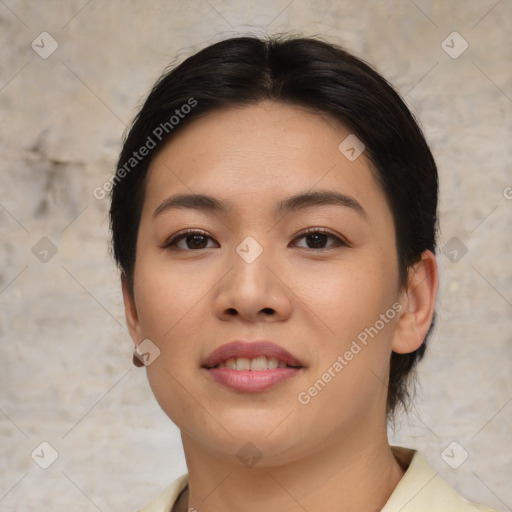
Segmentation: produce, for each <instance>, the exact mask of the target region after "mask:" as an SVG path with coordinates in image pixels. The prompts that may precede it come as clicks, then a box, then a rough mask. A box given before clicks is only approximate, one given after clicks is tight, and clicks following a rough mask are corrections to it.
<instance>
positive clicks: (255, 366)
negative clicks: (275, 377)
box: [203, 356, 303, 372]
mask: <svg viewBox="0 0 512 512" xmlns="http://www.w3.org/2000/svg"><path fill="white" fill-rule="evenodd" d="M203 368H206V369H207V370H211V369H212V368H230V369H231V370H238V371H242V370H250V371H253V372H261V371H265V370H275V369H276V368H295V369H300V368H303V367H302V366H301V365H299V364H288V363H287V362H286V361H280V360H279V359H278V358H277V357H270V356H269V357H266V356H258V357H255V358H254V359H249V358H248V357H237V358H235V357H231V358H229V359H226V360H225V361H221V362H219V363H218V364H216V365H215V366H204V367H203Z"/></svg>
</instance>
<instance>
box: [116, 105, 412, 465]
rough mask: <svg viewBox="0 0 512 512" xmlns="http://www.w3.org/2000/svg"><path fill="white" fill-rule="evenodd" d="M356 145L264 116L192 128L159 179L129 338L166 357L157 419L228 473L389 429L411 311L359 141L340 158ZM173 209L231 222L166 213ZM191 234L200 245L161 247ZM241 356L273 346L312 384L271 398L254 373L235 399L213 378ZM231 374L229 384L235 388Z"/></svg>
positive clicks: (157, 372)
mask: <svg viewBox="0 0 512 512" xmlns="http://www.w3.org/2000/svg"><path fill="white" fill-rule="evenodd" d="M349 135H350V132H349V131H347V130H346V129H345V128H344V127H343V126H341V125H340V124H338V123H336V122H335V121H333V120H332V119H330V118H328V117H326V116H321V115H319V114H315V113H311V112H308V111H306V110H304V109H301V108H299V107H295V106H290V105H284V104H280V103H275V102H270V101H265V102H262V103H260V104H258V105H253V106H249V107H243V108H232V109H226V110H224V111H220V112H215V113H210V114H208V115H206V116H205V117H204V118H201V119H197V120H195V121H194V122H193V123H191V124H190V125H189V126H187V127H186V128H184V129H183V130H182V131H180V132H178V133H177V134H176V136H175V137H174V138H173V139H172V141H170V143H168V145H167V146H166V147H165V148H164V149H163V150H162V151H161V152H160V153H159V154H158V155H157V157H156V158H155V159H154V160H153V162H152V164H151V168H150V172H149V175H148V183H147V189H146V194H145V201H144V206H143V211H142V217H141V222H140V227H139V233H138V241H137V254H136V265H135V273H134V301H133V302H131V299H130V298H129V297H128V295H127V294H126V289H125V299H126V300H127V316H128V323H129V326H130V331H131V333H132V337H133V338H134V341H135V342H136V343H140V342H141V341H142V340H145V339H149V340H151V343H152V344H154V346H156V347H158V349H159V350H160V354H159V355H158V357H156V358H155V359H154V361H153V362H151V364H149V365H148V366H147V374H148V378H149V382H150V385H151V388H152V390H153V392H154V394H155V397H156V399H157V400H158V402H159V404H160V405H161V407H162V409H163V410H164V411H165V412H166V414H167V415H168V416H169V417H170V418H171V420H172V421H173V422H174V423H175V424H176V425H177V426H178V427H179V428H180V430H181V432H182V436H185V437H186V438H187V439H189V440H191V442H193V443H196V446H200V447H201V449H204V450H207V451H209V452H210V453H212V454H215V455H216V456H218V457H224V458H232V460H233V461H236V459H235V457H236V456H237V453H238V452H239V450H240V449H241V448H242V447H243V446H244V445H246V443H249V442H250V443H252V444H253V445H254V446H255V447H256V449H257V450H258V451H259V452H260V453H261V454H262V455H263V457H264V459H262V460H261V462H260V463H259V464H260V465H264V464H268V465H273V464H278V463H283V462H285V461H289V460H292V459H294V458H296V457H298V456H301V455H306V454H312V453H314V452H315V451H317V450H319V449H320V448H321V447H322V445H324V444H325V443H327V442H332V440H333V439H334V437H336V436H338V437H339V439H345V440H347V441H348V440H350V439H355V438H356V436H360V435H362V434H363V432H369V429H370V428H374V427H370V426H371V425H379V428H381V426H382V425H383V424H384V423H385V401H386V392H387V379H388V372H389V365H388V363H389V357H390V353H391V350H392V346H393V342H394V340H395V339H396V338H397V336H400V333H399V330H398V329H397V325H398V319H399V316H400V311H402V310H404V307H405V306H403V305H404V304H405V302H404V297H403V296H402V292H401V291H400V289H399V286H398V282H399V279H398V263H397V255H396V248H395V232H394V224H393V217H392V214H391V211H390V209H389V207H388V204H387V202H386V198H385V195H384V193H383V191H382V190H381V188H380V187H379V186H378V184H377V182H376V181H375V178H374V176H373V175H372V172H371V170H370V164H369V161H368V159H367V158H366V156H365V154H364V152H363V153H362V154H361V155H360V156H359V157H357V158H355V157H356V156H357V153H358V151H359V150H360V149H361V146H359V145H357V140H356V141H355V143H354V139H353V138H349V139H347V141H345V142H344V143H343V144H341V143H342V142H343V141H344V140H345V139H346V138H347V137H348V136H349ZM340 144H341V149H340V148H339V147H340ZM351 148H353V149H354V150H353V151H352V149H351ZM178 194H179V195H182V194H183V195H191V194H202V195H207V196H209V197H211V198H213V199H215V201H216V202H218V203H219V204H222V205H224V206H225V208H224V209H220V208H219V209H211V208H209V207H207V206H208V204H210V203H208V202H207V201H203V202H202V203H199V204H197V205H196V207H190V203H189V205H188V206H186V205H183V204H182V206H180V207H172V206H171V205H170V204H169V203H167V204H166V201H168V199H169V198H171V197H172V196H176V195H178ZM310 194H331V198H332V197H333V195H334V194H339V195H340V196H339V197H341V199H340V200H339V201H338V202H334V201H326V200H324V201H321V200H315V196H311V197H309V199H308V198H307V197H308V195H310ZM302 195H305V196H306V197H305V198H303V199H302V200H300V199H299V200H296V201H292V202H290V201H289V200H290V198H292V197H294V196H302ZM318 197H320V196H316V198H317V199H318ZM207 203H208V204H207ZM280 204H281V205H283V207H282V208H281V209H279V208H278V206H279V205H280ZM162 205H164V206H162ZM201 205H202V206H201ZM183 230H192V231H199V232H200V233H199V234H197V233H196V235H195V236H194V235H193V234H192V235H190V234H188V235H186V236H185V237H182V238H181V239H178V240H177V241H176V242H175V243H174V244H171V245H167V244H168V242H169V240H170V239H171V237H172V236H173V235H175V234H176V233H179V232H181V231H183ZM304 230H310V231H313V234H311V233H310V234H308V233H304ZM319 230H320V231H321V232H320V233H316V234H315V232H317V231H319ZM322 230H323V231H322ZM397 301H401V303H399V302H397ZM234 340H245V341H248V342H251V341H255V340H266V341H271V342H273V343H274V344H276V345H278V346H279V347H282V348H284V349H285V350H287V351H288V352H289V353H291V354H292V355H293V356H294V357H295V358H296V360H297V361H299V362H300V363H301V364H302V368H301V369H293V370H290V369H287V370H286V369H284V372H287V374H289V375H290V376H289V377H288V378H286V379H284V380H281V381H280V382H278V383H276V384H274V385H272V386H270V387H267V388H265V389H261V388H256V387H254V385H253V384H251V380H250V375H249V374H247V372H248V371H249V370H245V371H244V375H246V376H247V375H248V376H247V377H244V378H247V379H248V382H249V384H248V385H247V386H248V387H247V388H244V389H241V388H236V387H235V388H233V387H231V386H230V385H227V384H225V383H223V382H219V381H218V380H217V379H216V378H214V374H215V371H212V370H210V369H206V368H204V367H203V364H204V363H205V361H206V359H207V357H208V356H209V355H210V354H211V353H212V351H214V350H215V349H217V348H218V347H220V346H221V345H224V344H226V343H228V342H231V341H234ZM146 343H147V342H146ZM148 346H150V347H153V345H146V347H148ZM152 350H153V356H154V355H155V354H156V353H157V351H156V349H155V348H153V349H152ZM153 356H152V357H153ZM337 363H338V364H337ZM240 364H241V365H242V367H243V361H242V362H241V363H240ZM237 371H239V370H236V369H229V368H228V369H224V370H221V372H220V373H222V372H223V373H224V374H227V373H230V375H231V376H228V382H232V381H234V380H236V375H235V376H233V372H237ZM251 371H252V372H254V373H257V370H251ZM262 371H269V372H270V371H271V372H273V374H274V375H278V374H279V375H284V373H283V369H282V368H281V369H279V368H278V369H277V370H262ZM217 374H219V372H218V370H217ZM240 375H241V374H240ZM269 375H270V374H269ZM257 377H259V379H260V380H262V379H263V381H264V382H266V381H265V376H263V377H260V376H257ZM240 378H241V377H240ZM229 379H231V380H229ZM251 386H253V387H251ZM263 387H264V386H263ZM333 436H334V437H333Z"/></svg>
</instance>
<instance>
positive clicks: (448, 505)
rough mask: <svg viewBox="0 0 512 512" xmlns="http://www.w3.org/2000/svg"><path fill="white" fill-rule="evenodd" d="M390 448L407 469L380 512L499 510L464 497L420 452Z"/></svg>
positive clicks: (395, 447)
mask: <svg viewBox="0 0 512 512" xmlns="http://www.w3.org/2000/svg"><path fill="white" fill-rule="evenodd" d="M391 449H392V451H393V454H394V455H395V458H396V459H397V460H398V461H399V462H400V464H401V465H402V467H404V468H407V469H406V472H405V474H404V476H403V477H402V479H401V480H400V482H399V483H398V485H397V486H396V488H395V490H394V491H393V494H392V495H391V496H390V498H389V500H388V501H387V503H386V505H385V506H384V508H383V509H382V510H381V512H398V511H399V510H400V511H401V512H427V511H428V512H433V511H436V510H437V511H446V510H450V512H498V511H497V510H495V509H492V508H489V507H486V506H484V505H481V504H479V503H474V502H471V501H469V500H467V499H466V498H464V497H463V496H462V495H461V494H459V493H458V492H457V491H456V490H455V489H454V488H453V487H452V486H451V485H450V484H449V483H448V482H446V481H445V480H444V479H443V478H441V476H440V475H439V473H438V472H437V471H436V470H434V468H432V467H431V466H430V465H429V464H428V462H427V461H426V460H425V458H424V457H423V456H422V455H421V454H420V453H419V452H418V451H416V450H412V449H410V448H403V447H400V446H392V447H391Z"/></svg>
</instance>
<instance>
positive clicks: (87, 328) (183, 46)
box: [0, 0, 512, 512]
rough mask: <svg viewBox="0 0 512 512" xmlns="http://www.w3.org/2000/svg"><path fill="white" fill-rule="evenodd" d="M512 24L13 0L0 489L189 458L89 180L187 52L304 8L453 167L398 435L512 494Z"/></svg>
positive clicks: (488, 490)
mask: <svg viewBox="0 0 512 512" xmlns="http://www.w3.org/2000/svg"><path fill="white" fill-rule="evenodd" d="M511 26H512V2H511V1H510V0H501V1H496V0H479V1H478V0H470V1H463V0H460V1H456V0H449V1H443V0H431V1H428V0H424V1H423V0H416V3H414V2H412V1H408V0H390V1H380V0H365V1H359V2H354V1H352V0H341V1H340V0H326V1H320V2H315V3H313V2H308V1H306V0H292V1H290V0H275V1H270V0H259V1H249V2H233V1H228V0H208V1H206V0H190V1H185V0H178V1H169V2H166V1H153V2H150V1H146V2H143V1H139V2H135V1H121V0H114V1H108V2H107V1H102V0H92V1H86V0H80V1H46V2H38V1H36V0H34V1H32V2H31V1H28V0H24V1H22V0H19V1H16V0H3V1H2V2H0V44H1V48H2V49H1V55H2V57H1V64H0V109H1V110H0V111H1V114H2V130H1V137H0V150H1V155H2V157H1V159H0V177H1V186H0V226H1V236H0V248H1V267H0V339H1V354H2V357H1V360H0V361H1V362H0V365H1V366H0V389H1V392H0V393H1V394H0V434H1V447H2V462H1V467H0V511H16V510H20V511H21V510H23V511H30V510H66V509H71V510H73V511H75V512H78V511H80V512H81V511H84V512H86V511H94V510H98V509H100V510H102V511H103V512H109V511H118V510H135V509H136V508H137V506H140V505H142V504H143V503H144V502H146V501H147V500H148V499H149V498H151V497H152V496H153V495H154V494H156V493H157V492H158V491H159V490H160V489H161V488H162V487H163V486H165V485H167V484H168V483H169V482H170V481H171V480H172V479H174V478H175V477H177V476H178V475H180V474H182V473H183V472H184V471H186V467H185V462H184V457H183V453H182V449H181V442H180V438H179V431H178V429H177V428H176V427H175V426H174V425H173V424H172V423H171V422H170V421H169V420H168V419H167V417H166V416H165V415H164V414H163V412H162V411H161V410H160V409H159V407H158V406H157V404H156V402H155V401H154V399H153V397H152V395H151V392H150V390H149V386H148V384H147V382H146V379H145V372H144V370H142V369H139V370H137V369H135V368H134V367H133V366H132V365H131V349H132V342H131V339H130V338H129V336H128V333H127V331H126V328H125V325H124V316H123V311H122V299H121V294H120V289H119V283H118V277H117V274H116V272H115V269H114V267H113V264H112V262H111V259H110V256H109V252H108V243H107V242H108V224H107V208H108V202H107V199H103V200H98V199H96V198H95V197H94V196H93V193H92V191H93V189H94V188H95V187H97V186H101V185H102V184H103V183H104V182H105V180H106V179H107V178H108V177H109V176H110V175H111V173H112V172H113V171H114V164H115V160H116V156H117V153H118V151H119V149H120V141H121V135H122V133H123V131H124V129H125V127H126V125H127V124H128V123H129V121H130V120H131V118H132V117H133V115H134V113H135V111H136V106H137V104H138V103H139V102H140V101H141V99H142V98H143V96H144V94H145V93H147V91H148V88H149V87H150V86H151V85H152V83H153V82H154V80H155V79H156V78H157V76H158V75H159V74H160V72H161V71H162V69H163V68H164V67H165V66H167V65H168V64H169V63H171V62H173V61H174V59H175V58H176V56H177V55H180V57H179V58H180V59H182V58H183V57H184V56H187V55H189V54H190V53H192V52H193V51H195V50H197V49H199V48H200V47H203V46H204V45H206V44H208V43H210V42H213V41H215V40H218V39H221V38H225V37H228V36H230V35H235V34H239V33H242V32H251V33H256V34H261V33H274V32H282V31H289V30H292V31H295V32H298V33H301V34H304V35H314V34H320V35H322V36H325V37H328V38H330V39H332V40H334V41H335V42H339V43H342V44H345V45H346V46H347V47H348V48H349V49H351V50H352V51H354V52H355V53H356V54H358V55H360V56H362V57H364V58H365V59H366V60H368V61H369V62H371V63H374V64H375V65H376V66H377V67H378V68H379V69H380V71H381V72H382V73H383V74H384V75H385V76H387V77H388V78H389V79H390V80H391V81H392V82H393V83H395V84H396V85H397V87H398V88H399V89H400V91H401V92H402V94H403V95H405V99H406V101H407V102H408V104H409V105H410V107H411V109H412V110H413V111H414V112H415V113H416V114H417V115H418V116H419V118H420V119H421V122H422V125H423V127H424V130H425V133H426V136H427V138H428V140H429V142H430V144H431V147H432V150H433V152H434V155H435V157H436V159H437V162H438V165H439V170H440V179H441V204H440V213H441V240H440V251H439V258H438V259H439V265H440V269H441V290H440V296H439V301H438V325H437V328H436V331H435V335H434V337H433V338H432V342H431V345H430V349H429V351H428V355H427V356H426V359H425V360H424V361H423V362H422V364H421V367H420V371H419V377H420V381H421V386H420V388H419V389H418V396H417V401H416V409H415V411H414V412H413V413H412V414H411V415H410V417H409V418H408V419H406V418H404V419H403V421H402V423H401V426H400V428H398V429H397V430H396V432H394V433H393V432H390V438H391V441H392V442H393V443H395V444H402V445H405V446H411V447H415V448H417V449H419V450H420V451H422V452H423V453H424V455H425V456H426V458H427V459H428V460H429V462H430V463H431V464H432V465H433V466H434V467H435V468H436V469H437V470H438V471H439V472H440V474H441V475H442V476H443V477H444V478H446V479H447V480H449V481H450V482H451V483H452V484H453V485H455V486H456V487H457V488H458V489H459V490H460V491H461V492H462V493H463V494H464V495H466V496H467V497H468V498H470V499H474V500H477V501H481V502H484V503H486V504H489V505H491V506H494V507H496V508H498V509H501V510H512V488H511V487H510V479H511V476H512V460H511V447H512V434H511V430H512V429H511V428H510V427H511V423H512V371H511V366H512V365H511V355H512V334H511V333H512V265H511V249H512V247H511V226H512V188H511V187H512V171H511V169H512V144H511V134H512V44H511V43H512V40H511V35H510V34H511V32H510V27H511ZM42 32H47V33H48V34H49V35H46V34H43V35H40V34H41V33H42ZM452 32H457V33H458V34H455V35H453V34H452ZM450 34H452V35H450ZM443 41H445V42H444V43H443ZM32 42H33V43H32ZM31 45H32V46H31ZM56 45H58V47H57V48H56V50H55V51H54V52H53V53H51V51H52V50H54V49H55V48H54V47H55V46H56ZM466 45H468V47H467V48H466V49H465V47H466ZM463 50H464V51H463ZM461 52H462V53H461ZM50 53H51V54H50ZM459 54H460V55H459ZM465 251H467V252H465ZM454 441H455V442H456V443H457V444H456V445H453V446H451V447H450V448H449V449H448V450H447V451H445V449H446V447H447V446H448V445H450V443H452V442H454ZM42 442H47V443H49V444H50V445H51V447H49V446H47V445H43V446H40V443H42ZM452 449H453V451H452ZM53 450H56V451H57V452H58V458H57V459H56V460H55V462H53V463H52V464H51V465H50V466H49V467H48V469H46V470H44V469H42V468H41V467H40V466H41V465H47V464H50V463H51V462H52V454H53V453H54V452H53ZM466 452H467V454H468V455H469V457H468V459H467V460H465V461H464V462H463V463H462V464H461V465H460V466H458V465H459V464H460V462H461V461H462V460H463V458H464V457H465V453H466ZM31 453H33V456H32V457H31ZM447 462H449V463H450V464H451V465H449V464H448V463H447ZM452 466H453V467H452ZM457 466H458V467H457Z"/></svg>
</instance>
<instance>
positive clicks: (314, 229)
mask: <svg viewBox="0 0 512 512" xmlns="http://www.w3.org/2000/svg"><path fill="white" fill-rule="evenodd" d="M313 233H321V234H323V235H329V236H332V237H333V238H335V239H336V240H337V243H336V245H334V246H331V247H326V248H322V249H316V251H321V250H324V251H326V250H328V249H331V248H334V247H339V246H346V247H350V246H351V243H350V242H349V241H348V240H347V239H346V238H345V237H344V236H343V235H341V234H339V233H337V232H336V231H332V230H330V229H327V228H322V227H312V228H306V229H303V230H302V231H299V232H298V233H297V234H296V235H295V236H294V237H293V240H292V242H294V241H295V240H297V239H298V238H302V237H303V236H306V235H309V234H313ZM302 249H307V248H306V247H302ZM312 250H315V249H312Z"/></svg>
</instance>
